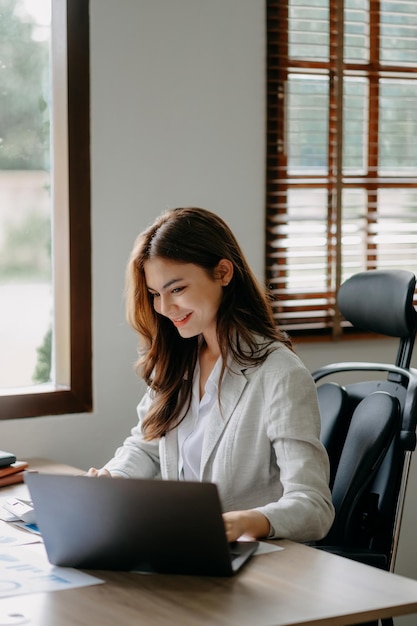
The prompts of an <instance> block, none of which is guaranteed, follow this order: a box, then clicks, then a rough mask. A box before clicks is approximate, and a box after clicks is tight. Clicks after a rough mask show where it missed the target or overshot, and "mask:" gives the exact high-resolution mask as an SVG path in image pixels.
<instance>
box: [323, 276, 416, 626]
mask: <svg viewBox="0 0 417 626" xmlns="http://www.w3.org/2000/svg"><path fill="white" fill-rule="evenodd" d="M415 285H416V278H415V276H414V274H413V273H412V272H409V271H404V270H372V271H368V272H361V273H359V274H356V275H354V276H352V277H351V278H349V279H348V280H347V281H345V282H344V283H343V284H342V285H341V287H340V289H339V292H338V296H337V304H338V307H339V310H340V312H341V313H342V315H343V316H344V318H345V319H346V320H347V321H348V322H350V323H351V324H352V326H354V327H356V328H359V329H362V330H365V331H367V332H371V333H378V334H382V335H385V336H390V337H397V338H398V339H399V347H398V352H397V356H396V361H395V363H393V364H389V363H372V362H366V361H364V362H342V363H332V364H330V365H326V366H324V367H321V368H320V369H318V370H317V371H315V372H313V378H314V380H315V381H316V383H317V384H318V386H317V392H318V398H319V406H320V412H321V418H322V431H321V440H322V442H323V444H324V445H325V447H326V449H327V451H328V455H329V459H330V467H331V476H330V486H331V489H332V499H333V503H334V506H335V512H336V514H335V520H334V523H333V526H332V528H331V529H330V532H329V533H328V535H327V537H325V538H324V539H323V540H322V541H320V542H318V544H317V547H318V548H320V549H323V550H327V551H330V552H334V553H336V554H339V555H341V556H345V557H347V558H351V559H353V560H357V561H361V562H363V563H367V564H369V565H373V566H376V567H380V568H382V569H385V570H388V571H393V570H394V566H395V558H396V553H397V547H398V538H399V531H400V525H401V518H402V513H403V506H404V497H405V490H406V485H407V480H408V473H409V467H410V462H411V454H412V452H413V451H414V449H415V447H416V425H417V370H416V369H414V368H411V367H410V362H411V356H412V352H413V347H414V340H415V335H416V330H417V312H416V310H415V308H414V306H413V297H414V291H415ZM351 372H356V374H355V380H356V378H359V382H348V383H346V384H344V383H343V382H342V383H341V382H340V379H341V378H342V379H343V374H346V373H351ZM366 372H372V378H376V377H377V378H378V380H363V379H362V380H361V378H363V377H365V378H369V377H371V376H370V375H369V374H367V375H365V373H366ZM379 372H382V373H383V374H384V378H383V379H382V380H381V379H380V377H381V376H382V375H380V374H379ZM348 376H349V374H348ZM329 377H330V378H329ZM324 378H327V380H328V381H330V382H319V381H322V379H324ZM332 378H333V380H332ZM335 378H336V380H334V379H335ZM345 380H346V377H345ZM350 380H352V376H351V375H350ZM373 623H375V622H373ZM381 623H382V625H383V626H392V624H393V621H392V619H391V618H389V619H384V620H382V622H381Z"/></svg>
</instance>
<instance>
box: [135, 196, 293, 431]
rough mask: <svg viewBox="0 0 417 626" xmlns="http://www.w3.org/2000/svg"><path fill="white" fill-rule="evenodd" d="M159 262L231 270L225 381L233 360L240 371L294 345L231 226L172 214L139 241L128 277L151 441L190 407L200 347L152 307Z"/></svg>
mask: <svg viewBox="0 0 417 626" xmlns="http://www.w3.org/2000/svg"><path fill="white" fill-rule="evenodd" d="M155 257H161V258H164V259H170V260H173V261H177V262H180V263H193V264H194V265H198V266H200V267H201V268H203V269H204V270H205V271H206V272H207V273H208V275H209V276H210V277H212V278H214V268H215V267H216V266H217V264H218V263H219V261H220V259H229V260H230V261H231V262H232V263H233V267H234V273H233V278H232V280H231V282H230V283H229V285H228V286H227V287H225V288H224V289H223V296H222V301H221V303H220V307H219V310H218V313H217V339H218V342H219V347H220V353H221V356H222V360H223V369H222V372H221V378H222V376H223V374H224V371H225V368H226V362H227V358H228V356H229V355H230V354H231V355H232V356H233V358H234V360H235V361H237V362H238V363H239V364H242V365H245V366H250V365H256V364H258V363H261V362H262V361H263V360H264V359H265V358H266V356H267V355H268V347H269V346H270V344H271V342H273V341H281V342H283V343H284V344H285V345H287V346H288V347H289V348H291V341H290V339H289V338H288V336H287V335H286V334H285V333H283V332H282V331H280V330H279V328H278V327H277V326H276V324H275V321H274V319H273V315H272V309H271V305H270V301H269V299H268V297H267V295H266V293H265V292H264V290H263V289H262V288H261V287H260V285H259V283H258V281H257V279H256V278H255V275H254V274H253V272H252V270H251V269H250V267H249V265H248V263H247V261H246V259H245V257H244V255H243V252H242V250H241V248H240V246H239V244H238V242H237V240H236V238H235V237H234V235H233V233H232V232H231V230H230V228H229V227H228V226H227V224H226V223H225V222H224V221H223V220H222V219H221V218H220V217H218V216H217V215H215V214H214V213H211V212H210V211H207V210H205V209H200V208H195V207H189V208H176V209H171V210H168V211H166V212H165V213H164V214H162V215H161V216H160V217H158V218H157V219H156V221H155V222H154V224H153V225H152V226H150V227H149V228H148V229H147V230H145V231H144V232H143V233H141V234H140V235H139V236H138V238H137V239H136V242H135V244H134V247H133V250H132V253H131V255H130V259H129V262H128V266H127V271H126V315H127V320H128V322H129V324H130V325H131V326H132V327H133V328H134V329H135V330H136V331H137V332H138V333H139V336H140V358H139V360H138V361H137V363H136V371H137V373H138V374H140V375H141V376H142V377H143V379H144V380H145V382H146V383H147V385H148V386H149V387H150V388H151V389H152V390H153V392H154V402H153V404H152V407H151V409H150V411H149V413H148V415H147V417H146V419H145V420H144V422H143V424H142V427H143V432H144V436H145V438H146V439H148V440H150V439H154V438H157V437H161V436H163V435H164V434H165V433H166V432H168V431H169V430H171V429H172V428H174V427H175V426H177V425H178V423H179V419H180V415H181V413H182V411H183V409H184V407H186V406H187V405H189V403H190V402H191V390H192V382H193V372H194V368H195V365H196V362H197V356H198V346H199V338H198V337H192V338H187V339H184V338H182V337H181V336H180V334H179V333H178V331H177V329H176V328H175V326H174V325H173V324H172V322H171V321H170V320H169V319H167V318H166V317H164V316H163V315H160V314H158V313H156V311H155V309H154V307H153V301H152V296H151V295H150V293H149V292H148V288H147V285H146V281H145V274H144V262H145V261H146V260H148V259H153V258H155ZM260 337H262V340H261V342H260ZM219 394H220V392H219Z"/></svg>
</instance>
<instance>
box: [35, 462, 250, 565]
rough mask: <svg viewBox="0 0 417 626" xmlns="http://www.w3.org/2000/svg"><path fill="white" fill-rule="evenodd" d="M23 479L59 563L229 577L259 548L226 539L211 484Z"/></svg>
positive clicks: (63, 477) (47, 545)
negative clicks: (229, 541)
mask: <svg viewBox="0 0 417 626" xmlns="http://www.w3.org/2000/svg"><path fill="white" fill-rule="evenodd" d="M25 482H26V484H27V485H28V488H29V491H30V495H31V499H32V501H33V506H34V509H35V517H36V522H37V524H38V527H39V530H40V532H41V534H42V538H43V540H44V543H45V548H46V551H47V554H48V558H49V561H50V562H51V563H52V564H53V565H60V566H64V567H75V568H82V569H102V570H125V571H145V572H159V573H169V574H195V575H200V576H231V575H232V574H234V573H236V572H237V571H238V569H240V567H241V566H242V565H243V564H244V563H245V562H246V561H247V559H248V558H249V557H250V556H251V555H252V554H253V553H254V551H255V550H256V547H257V545H258V544H257V542H256V541H253V542H247V541H238V542H233V543H231V544H229V543H228V542H227V539H226V534H225V530H224V525H223V519H222V512H221V506H220V500H219V495H218V491H217V487H216V485H214V484H212V483H199V482H183V481H178V482H177V481H166V480H143V479H124V478H90V477H87V476H68V475H54V474H37V473H32V472H29V473H27V474H26V475H25Z"/></svg>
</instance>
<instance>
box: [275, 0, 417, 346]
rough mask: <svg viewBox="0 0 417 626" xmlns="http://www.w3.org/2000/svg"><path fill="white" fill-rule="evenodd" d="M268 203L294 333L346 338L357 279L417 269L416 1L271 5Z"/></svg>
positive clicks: (282, 298)
mask: <svg viewBox="0 0 417 626" xmlns="http://www.w3.org/2000/svg"><path fill="white" fill-rule="evenodd" d="M266 208H267V224H266V232H267V236H266V272H267V281H268V284H269V285H270V288H271V291H272V294H273V296H274V308H275V316H276V319H277V321H278V323H279V325H280V326H281V327H282V328H284V329H287V330H289V331H290V332H291V333H295V334H296V333H297V332H298V331H303V332H304V333H306V332H307V333H309V334H314V333H318V332H320V333H322V332H323V331H324V332H333V333H334V334H335V335H337V334H339V333H340V332H341V328H342V325H343V324H342V323H341V322H340V319H339V316H338V313H337V311H336V309H335V296H336V293H337V289H338V287H339V285H340V283H341V282H343V281H344V280H346V279H347V278H348V277H349V276H350V275H352V274H354V273H357V272H360V271H364V270H368V269H377V268H380V269H383V268H397V269H398V268H403V269H409V270H411V271H414V272H416V271H417V2H415V0H408V1H407V0H392V1H390V2H386V1H383V0H370V1H368V0H345V1H344V2H343V0H267V189H266Z"/></svg>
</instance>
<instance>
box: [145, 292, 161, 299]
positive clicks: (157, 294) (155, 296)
mask: <svg viewBox="0 0 417 626" xmlns="http://www.w3.org/2000/svg"><path fill="white" fill-rule="evenodd" d="M148 293H149V295H150V296H151V298H153V299H154V300H155V298H159V293H155V292H153V291H148Z"/></svg>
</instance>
